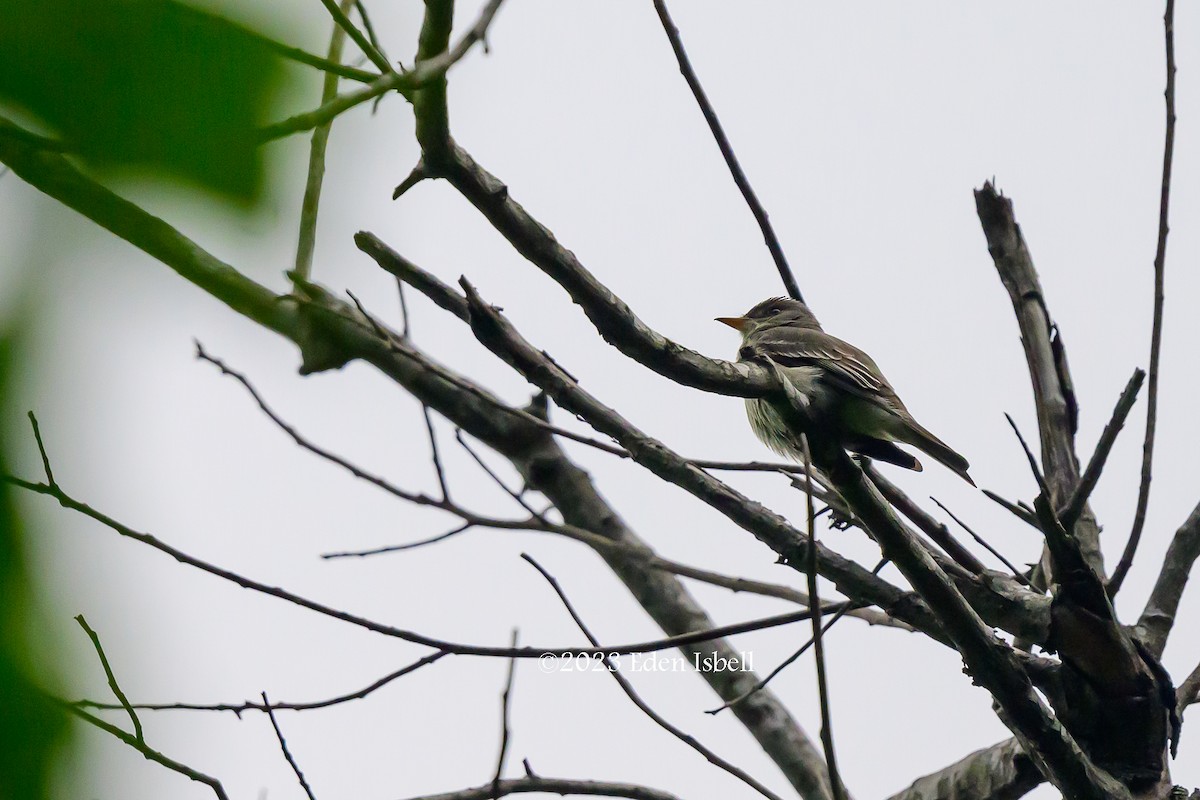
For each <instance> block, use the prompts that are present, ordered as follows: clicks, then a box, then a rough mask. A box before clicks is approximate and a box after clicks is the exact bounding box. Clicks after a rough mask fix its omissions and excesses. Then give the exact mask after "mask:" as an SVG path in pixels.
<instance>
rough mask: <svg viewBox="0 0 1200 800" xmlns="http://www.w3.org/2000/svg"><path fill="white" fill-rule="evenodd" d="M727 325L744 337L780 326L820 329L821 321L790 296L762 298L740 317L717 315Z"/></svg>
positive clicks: (719, 320) (718, 320)
mask: <svg viewBox="0 0 1200 800" xmlns="http://www.w3.org/2000/svg"><path fill="white" fill-rule="evenodd" d="M717 322H723V323H725V324H726V325H728V326H729V327H731V328H733V329H735V330H737V331H740V332H741V334H742V338H743V339H746V338H748V337H749V336H750V335H752V334H754V333H755V332H757V331H761V330H766V329H769V328H776V327H780V326H784V325H787V326H794V327H797V328H809V329H812V330H818V331H819V330H821V323H819V322H817V318H816V317H815V316H813V313H812V312H811V311H809V310H808V306H806V305H804V303H802V302H800V301H799V300H793V299H792V298H790V297H771V298H769V299H767V300H763V301H762V302H761V303H759V304H758V305H756V306H755V307H754V308H752V309H750V310H749V311H747V312H746V313H745V315H743V316H740V317H717Z"/></svg>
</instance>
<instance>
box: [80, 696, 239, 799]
mask: <svg viewBox="0 0 1200 800" xmlns="http://www.w3.org/2000/svg"><path fill="white" fill-rule="evenodd" d="M63 708H64V709H66V711H67V712H68V713H71V714H74V715H75V716H77V717H79V718H80V719H81V720H83V721H84V722H86V723H88V724H89V725H93V726H95V727H97V728H99V729H100V730H102V731H104V732H105V733H108V734H111V735H113V736H115V737H116V738H118V739H120V740H121V741H122V742H124V743H125V744H127V745H129V746H130V747H132V748H133V749H134V750H137V751H138V752H139V753H141V754H142V755H143V756H145V757H146V758H147V760H149V761H153V762H154V763H155V764H159V765H161V766H164V767H166V768H167V769H169V770H171V771H172V772H178V773H179V774H180V775H184V776H186V777H188V778H191V779H192V780H194V781H196V782H197V783H203V784H205V785H206V786H208V787H209V788H210V789H212V790H213V794H215V795H216V796H217V800H229V795H228V794H226V793H225V787H224V786H222V785H221V782H220V781H219V780H217V779H216V778H214V777H212V776H211V775H206V774H204V773H203V772H200V771H199V770H197V769H192V768H191V767H189V766H188V765H187V764H184V763H182V762H179V761H176V760H175V759H173V758H169V757H168V756H165V755H163V754H162V753H160V752H158V751H157V750H155V749H154V748H152V747H150V746H149V745H148V744H146V743H145V742H142V741H139V740H138V739H137V737H134V736H130V735H129V734H128V733H126V732H125V731H123V730H121V729H120V728H118V727H117V726H115V725H110V724H108V723H107V722H105V721H104V720H102V719H100V718H99V717H94V716H92V715H91V714H89V713H88V712H86V711H84V710H83V709H81V708H76V707H74V706H72V705H68V704H64V705H63Z"/></svg>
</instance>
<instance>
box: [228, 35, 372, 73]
mask: <svg viewBox="0 0 1200 800" xmlns="http://www.w3.org/2000/svg"><path fill="white" fill-rule="evenodd" d="M243 30H245V32H246V33H247V34H249V35H250V36H252V37H253V38H255V39H257V40H258V41H259V42H261V43H262V44H263V45H265V46H266V47H268V48H269V49H271V50H274V51H275V52H276V53H278V54H279V55H281V56H283V57H284V58H288V59H291V60H292V61H297V62H299V63H301V64H307V65H308V66H310V67H316V68H317V69H319V70H321V71H322V72H326V73H331V74H333V75H338V76H340V77H342V78H349V79H350V80H352V81H358V82H359V83H370V82H371V81H373V80H376V79H377V78H378V77H379V73H378V72H368V71H367V70H363V69H357V68H355V67H351V66H349V65H347V64H339V63H337V62H336V61H330V60H329V59H327V58H321V57H320V56H316V55H313V54H312V53H310V52H308V51H307V50H301V49H300V48H298V47H292V46H290V45H286V44H283V43H282V42H277V41H275V40H274V39H269V38H267V37H266V36H263V35H262V34H259V33H256V32H255V31H252V30H250V29H249V28H246V29H243Z"/></svg>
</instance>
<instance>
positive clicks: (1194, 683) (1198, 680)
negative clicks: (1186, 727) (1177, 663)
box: [1175, 664, 1200, 717]
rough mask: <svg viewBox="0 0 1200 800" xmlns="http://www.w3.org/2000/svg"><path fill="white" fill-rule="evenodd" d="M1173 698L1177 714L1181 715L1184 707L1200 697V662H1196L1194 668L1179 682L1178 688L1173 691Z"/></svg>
mask: <svg viewBox="0 0 1200 800" xmlns="http://www.w3.org/2000/svg"><path fill="white" fill-rule="evenodd" d="M1175 698H1176V704H1177V709H1178V712H1179V716H1181V717H1182V716H1183V710H1184V709H1185V708H1187V707H1188V706H1190V705H1191V704H1192V703H1194V702H1196V701H1197V700H1198V699H1200V664H1197V665H1196V668H1195V669H1193V670H1192V672H1191V674H1190V675H1188V676H1187V678H1185V679H1184V681H1183V683H1181V684H1179V689H1178V690H1176V692H1175Z"/></svg>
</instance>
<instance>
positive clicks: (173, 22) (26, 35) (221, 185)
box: [0, 0, 284, 200]
mask: <svg viewBox="0 0 1200 800" xmlns="http://www.w3.org/2000/svg"><path fill="white" fill-rule="evenodd" d="M283 78H284V70H283V69H282V63H281V61H280V59H279V58H278V57H277V56H276V55H275V54H274V53H272V52H271V51H270V50H269V49H268V48H267V46H266V45H265V44H264V43H263V42H262V40H261V39H260V38H259V37H258V36H256V35H255V34H253V33H251V32H250V31H247V30H245V29H244V28H241V27H239V26H238V25H235V24H234V23H232V22H230V21H228V20H225V19H222V18H220V17H216V16H213V15H211V14H207V13H204V12H202V11H199V10H197V9H194V8H190V7H188V6H185V5H181V4H179V3H174V2H167V0H101V1H100V2H96V1H95V0H90V1H85V0H0V103H3V104H11V105H13V106H15V107H17V108H20V109H23V110H24V111H25V112H27V113H29V114H32V115H33V116H34V117H36V118H37V119H39V120H40V121H41V122H42V123H44V124H45V125H46V126H47V127H48V128H50V129H51V130H52V131H54V133H55V134H56V135H57V136H59V137H60V138H61V139H62V141H63V142H64V143H65V145H66V146H67V148H68V149H69V150H70V151H71V152H73V153H76V154H78V155H80V156H82V157H83V158H84V159H85V160H87V161H88V162H89V163H91V164H93V165H94V166H99V167H114V166H119V167H137V168H140V169H142V170H146V171H149V172H150V173H151V174H154V175H160V174H164V175H167V176H171V177H183V178H187V179H190V180H194V181H197V182H199V183H200V184H202V185H204V186H207V187H209V188H212V189H215V190H217V191H220V192H223V193H225V194H227V195H231V196H233V197H236V198H238V199H242V200H253V199H254V198H255V197H257V196H258V194H259V193H260V191H261V189H262V182H263V181H262V165H261V159H260V154H259V151H258V148H257V145H256V137H255V129H256V128H257V127H258V126H260V125H262V124H263V123H264V122H266V120H265V119H263V115H264V111H265V110H266V109H268V108H271V107H272V106H274V105H276V104H275V103H274V98H275V97H276V96H277V94H278V93H279V92H280V91H281V90H282V89H283V88H284V81H283Z"/></svg>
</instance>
